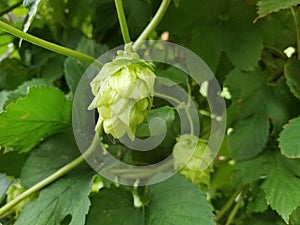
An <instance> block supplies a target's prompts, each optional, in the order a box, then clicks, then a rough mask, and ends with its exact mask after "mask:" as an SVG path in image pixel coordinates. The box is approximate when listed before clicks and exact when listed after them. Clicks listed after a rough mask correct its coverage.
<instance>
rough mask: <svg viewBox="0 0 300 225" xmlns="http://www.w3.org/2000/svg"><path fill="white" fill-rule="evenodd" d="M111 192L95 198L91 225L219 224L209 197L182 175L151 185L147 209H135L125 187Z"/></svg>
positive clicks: (90, 219)
mask: <svg viewBox="0 0 300 225" xmlns="http://www.w3.org/2000/svg"><path fill="white" fill-rule="evenodd" d="M110 191H111V190H103V191H100V193H99V194H98V195H97V196H95V197H94V198H92V203H93V204H92V207H91V211H90V213H89V214H88V216H87V225H102V224H103V225H104V224H105V225H107V224H111V225H120V224H124V225H125V224H126V225H127V224H132V225H135V224H136V225H138V224H145V225H157V224H159V225H169V224H176V225H177V224H178V225H179V224H184V225H195V224H205V225H213V224H215V222H214V215H213V213H212V208H211V206H210V205H209V204H208V203H207V202H206V199H205V194H204V193H203V192H202V191H201V190H200V189H199V188H198V187H197V186H195V185H193V184H192V183H190V182H189V181H187V180H185V179H184V177H183V176H181V175H175V176H174V177H172V178H170V179H169V180H167V181H165V182H162V183H159V184H155V185H152V186H149V187H148V202H149V203H148V204H147V205H146V206H144V209H141V208H135V207H134V205H133V198H132V194H131V193H130V192H128V191H125V190H124V189H121V188H119V189H116V188H114V189H112V192H111V193H110ZM101 192H102V193H101Z"/></svg>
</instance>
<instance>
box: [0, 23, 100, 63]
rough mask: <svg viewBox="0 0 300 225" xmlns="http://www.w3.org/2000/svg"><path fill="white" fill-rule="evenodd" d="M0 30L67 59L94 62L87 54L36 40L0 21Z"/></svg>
mask: <svg viewBox="0 0 300 225" xmlns="http://www.w3.org/2000/svg"><path fill="white" fill-rule="evenodd" d="M0 29H2V30H4V31H5V32H7V33H10V34H12V35H14V36H16V37H19V38H21V39H24V40H25V41H28V42H30V43H32V44H35V45H38V46H40V47H42V48H45V49H48V50H50V51H53V52H56V53H58V54H61V55H65V56H69V57H74V58H76V59H79V60H82V61H84V62H87V63H90V64H91V63H93V62H94V61H95V59H94V58H93V57H91V56H89V55H87V54H84V53H82V52H78V51H75V50H72V49H69V48H66V47H63V46H60V45H57V44H54V43H51V42H49V41H45V40H43V39H40V38H37V37H35V36H33V35H30V34H27V33H25V32H23V31H20V30H18V29H16V28H14V27H13V26H11V25H9V24H6V23H4V22H2V21H0Z"/></svg>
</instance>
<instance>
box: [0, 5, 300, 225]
mask: <svg viewBox="0 0 300 225" xmlns="http://www.w3.org/2000/svg"><path fill="white" fill-rule="evenodd" d="M22 3H24V6H26V7H27V8H25V7H24V6H23V4H22ZM123 4H124V9H125V14H126V18H127V22H128V26H129V32H130V36H131V39H132V40H133V41H134V40H136V38H137V37H138V36H139V34H140V33H141V32H142V31H143V29H144V28H145V27H146V26H147V24H148V23H149V22H150V21H151V19H152V17H153V15H154V14H155V12H156V10H157V8H158V7H159V5H160V1H159V0H123ZM298 4H300V0H173V1H172V2H171V4H170V6H169V8H168V11H167V13H166V14H165V16H164V18H163V20H162V21H161V23H160V24H159V25H158V26H157V27H156V29H155V31H154V32H152V34H151V35H150V37H149V38H150V39H160V38H161V34H162V33H163V32H168V33H169V38H168V41H171V42H174V43H177V44H179V45H182V46H185V47H187V48H189V49H190V50H192V51H193V52H195V53H196V54H198V55H199V56H200V57H201V58H202V59H203V60H204V61H205V62H206V63H207V64H208V66H209V67H210V68H211V70H212V71H213V72H214V74H215V76H216V77H217V79H218V81H219V83H220V86H222V87H223V88H226V89H228V91H229V93H230V96H231V97H228V98H227V99H226V104H227V128H228V133H227V134H225V138H224V142H223V145H222V147H221V149H220V152H219V154H218V156H217V157H216V159H215V160H214V162H213V163H212V165H211V166H210V168H209V169H208V170H206V171H205V172H200V171H198V172H197V171H196V176H199V179H200V182H199V179H197V180H198V182H197V183H196V182H195V183H192V182H191V181H190V180H188V178H190V177H188V176H187V177H184V176H183V175H180V174H177V175H175V176H174V177H172V178H170V179H169V180H167V181H165V182H163V183H159V184H155V185H153V186H147V187H140V188H132V187H124V186H119V187H116V186H115V185H114V184H113V183H111V182H108V181H105V180H103V185H104V187H103V188H101V189H100V190H99V182H98V181H99V179H100V178H99V176H95V174H96V173H95V172H94V171H93V170H92V169H91V168H89V167H88V166H87V165H85V164H84V163H83V164H82V165H80V166H79V167H77V168H76V169H75V170H73V171H72V172H70V173H68V174H67V175H65V176H63V177H62V178H60V179H58V180H57V181H55V182H53V183H52V184H51V185H48V186H47V187H45V188H43V189H42V190H41V191H40V192H38V193H36V194H35V195H34V196H33V197H31V198H30V199H29V200H28V199H27V202H23V205H24V204H25V203H26V204H25V206H24V207H23V208H22V206H20V205H19V206H18V207H16V208H13V209H12V210H11V211H10V212H9V213H8V214H6V215H0V222H1V223H2V224H3V225H10V224H16V225H59V224H65V225H66V224H70V225H84V224H87V225H102V224H103V225H107V224H110V225H122V224H123V225H135V224H136V225H142V224H145V225H170V224H174V225H196V224H199V225H200V224H201V225H213V224H218V225H223V224H224V225H229V224H235V225H248V224H249V225H269V224H270V225H275V224H276V225H282V224H287V223H289V224H292V225H299V224H300V60H299V59H300V52H299V49H300V25H299V24H300V9H299V8H298V7H297V5H298ZM35 11H36V13H35ZM0 15H1V21H3V22H5V23H8V24H10V25H12V26H14V27H17V28H18V29H20V30H22V29H24V30H25V31H26V30H27V28H28V30H27V33H30V34H32V35H34V36H37V37H39V38H42V39H45V40H47V41H49V42H53V43H56V44H59V45H62V46H65V47H68V48H71V49H74V50H77V51H80V52H84V53H86V54H88V55H90V56H92V57H95V58H97V57H99V56H100V55H101V54H103V53H104V52H106V51H108V50H109V49H111V48H113V47H117V46H119V45H122V44H123V42H122V35H121V31H120V27H119V21H118V17H117V13H116V9H115V4H114V1H113V0H41V1H39V0H24V2H22V1H17V0H0ZM25 24H26V25H25ZM288 47H293V49H294V50H295V52H294V53H293V54H292V55H288V54H286V53H285V52H284V51H285V50H286V49H287V48H288ZM88 66H89V64H88V63H86V62H84V61H82V60H80V59H76V58H71V57H66V56H63V55H59V54H57V53H54V52H52V51H49V50H45V49H43V48H41V47H38V46H35V45H33V44H30V43H28V42H26V41H22V43H21V42H20V39H19V38H17V37H14V36H13V35H10V34H7V33H5V32H4V31H3V30H2V29H1V27H0V206H3V205H5V204H6V201H7V196H8V195H10V194H12V193H15V192H14V191H13V190H12V186H17V185H19V190H23V188H27V189H28V188H30V187H32V186H33V185H34V184H36V183H38V182H40V181H42V180H43V179H45V178H46V177H47V176H49V175H50V174H52V173H53V172H55V171H57V170H58V169H59V168H61V167H62V166H64V165H66V164H68V163H69V162H71V161H72V160H73V159H75V158H76V157H77V156H78V155H80V154H79V150H78V148H77V146H76V142H75V140H74V138H73V133H72V129H71V127H72V119H71V113H72V101H73V96H74V94H75V91H76V87H77V85H78V82H79V80H80V78H81V76H82V75H83V73H84V71H85V70H86V69H87V67H88ZM156 73H157V75H158V76H162V77H166V78H169V79H171V80H173V81H174V82H175V83H177V84H179V85H181V86H182V87H183V88H185V89H186V90H188V89H189V88H191V92H190V93H191V95H192V96H191V98H192V99H193V101H194V102H195V103H196V104H197V106H198V107H199V113H200V123H201V128H202V130H201V138H202V139H206V140H207V139H208V138H209V136H208V133H209V131H210V122H209V120H210V118H209V116H207V115H209V112H210V110H209V106H208V104H207V102H206V100H205V98H204V97H203V96H202V95H201V94H200V92H199V89H200V87H199V86H198V85H196V84H195V82H193V81H191V80H190V79H187V77H186V75H185V74H183V73H182V72H181V71H178V70H176V69H174V68H172V67H170V68H168V67H164V66H157V72H156ZM154 106H155V109H152V110H151V111H150V113H149V116H150V117H151V116H153V115H154V116H155V115H158V116H160V117H161V118H162V119H163V120H165V121H166V123H167V125H168V127H169V132H168V135H167V137H166V140H165V142H164V143H163V144H162V145H160V146H159V147H158V148H157V149H155V150H154V151H153V152H151V153H149V154H148V155H146V157H145V155H144V154H137V153H134V152H132V151H128V149H126V148H125V147H124V146H122V145H121V144H119V143H115V144H114V141H112V140H111V137H109V136H107V135H104V139H103V141H104V142H105V143H106V144H109V145H110V147H109V148H108V150H109V151H111V153H112V154H114V155H115V156H116V157H120V159H121V160H124V161H125V162H128V163H131V164H139V165H144V164H147V163H153V162H155V161H157V160H161V159H162V158H164V157H166V155H168V154H170V153H171V151H172V148H173V146H174V144H175V142H176V138H177V137H178V135H179V129H180V127H179V118H178V115H177V113H175V110H174V109H173V108H172V107H169V106H166V102H164V101H161V100H159V99H154ZM203 112H205V113H203ZM148 135H149V130H148V124H147V123H143V124H141V125H140V126H139V127H138V129H137V136H139V137H146V136H148ZM194 172H195V171H194ZM204 174H205V176H204ZM203 177H205V180H201V179H202V178H203ZM203 179H204V178H203ZM191 180H192V181H194V180H195V179H191ZM21 186H22V187H23V188H20V187H21ZM97 187H98V188H97ZM137 196H138V197H137ZM138 199H139V200H140V202H139V201H138ZM138 203H140V204H138Z"/></svg>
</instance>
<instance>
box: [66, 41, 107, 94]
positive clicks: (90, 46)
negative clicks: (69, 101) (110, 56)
mask: <svg viewBox="0 0 300 225" xmlns="http://www.w3.org/2000/svg"><path fill="white" fill-rule="evenodd" d="M76 50H77V51H80V52H84V53H87V54H89V55H91V56H93V57H96V58H98V57H99V56H101V55H102V54H103V53H104V52H106V51H107V50H108V48H107V47H106V46H104V45H99V44H97V43H96V42H95V41H94V40H91V39H86V38H82V39H81V41H80V42H79V44H78V46H77V48H76ZM88 66H89V64H87V63H85V62H83V61H80V60H78V59H74V58H67V59H66V60H65V62H64V71H65V78H66V81H67V85H68V87H69V88H70V90H71V91H72V92H73V93H75V90H76V87H77V85H78V83H79V81H80V78H81V77H82V75H83V74H84V72H85V70H86V69H87V68H88Z"/></svg>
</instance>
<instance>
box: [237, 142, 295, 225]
mask: <svg viewBox="0 0 300 225" xmlns="http://www.w3.org/2000/svg"><path fill="white" fill-rule="evenodd" d="M299 162H300V160H299V159H297V160H296V159H287V158H285V157H283V156H282V155H280V154H279V151H278V149H276V148H275V149H272V151H270V152H267V153H265V154H263V155H260V156H258V157H256V158H254V159H251V160H247V161H244V162H240V163H237V165H236V168H235V171H234V179H235V182H236V183H237V184H245V183H250V182H253V181H255V180H258V179H260V180H262V185H261V188H262V190H263V191H264V193H265V199H266V201H267V203H268V205H270V206H271V208H272V209H273V210H275V211H276V212H277V213H278V214H279V215H280V216H281V217H282V218H283V219H284V220H285V221H286V222H288V220H289V216H290V215H291V214H292V213H293V211H294V210H295V209H296V208H297V207H298V206H299V205H300V195H299V190H300V178H299V175H300V170H299V168H300V164H299Z"/></svg>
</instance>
